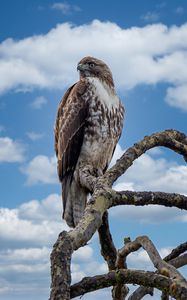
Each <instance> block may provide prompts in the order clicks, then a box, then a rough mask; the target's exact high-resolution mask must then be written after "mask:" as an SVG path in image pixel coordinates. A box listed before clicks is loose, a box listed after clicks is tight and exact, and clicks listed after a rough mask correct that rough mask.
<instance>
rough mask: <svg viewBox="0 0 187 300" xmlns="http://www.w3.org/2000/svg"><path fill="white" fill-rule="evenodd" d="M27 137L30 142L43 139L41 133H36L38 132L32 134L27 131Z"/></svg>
mask: <svg viewBox="0 0 187 300" xmlns="http://www.w3.org/2000/svg"><path fill="white" fill-rule="evenodd" d="M27 136H28V137H29V139H30V140H31V141H37V140H40V139H42V138H43V137H44V134H43V133H38V132H34V131H29V132H27Z"/></svg>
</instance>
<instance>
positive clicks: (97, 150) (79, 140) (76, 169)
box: [55, 56, 124, 227]
mask: <svg viewBox="0 0 187 300" xmlns="http://www.w3.org/2000/svg"><path fill="white" fill-rule="evenodd" d="M77 70H78V71H79V72H80V80H79V81H78V82H77V83H75V84H74V85H73V86H71V87H70V88H69V89H68V90H67V91H66V93H65V94H64V96H63V98H62V100H61V102H60V104H59V107H58V112H57V118H56V124H55V151H56V155H57V161H58V167H57V168H58V176H59V179H60V182H61V184H62V200H63V209H64V210H63V218H64V219H65V221H66V223H67V224H68V225H69V226H70V227H75V226H76V225H77V224H78V222H79V221H80V219H81V218H82V216H83V213H84V209H85V206H86V202H87V196H88V194H89V191H88V190H87V189H86V188H85V187H84V186H82V185H81V180H80V178H81V172H84V171H87V172H89V174H91V175H93V176H95V177H98V176H101V175H102V174H103V173H104V172H105V171H106V169H107V167H108V165H109V163H110V161H111V159H112V156H113V153H114V150H115V147H116V144H117V142H118V140H119V138H120V135H121V132H122V127H123V118H124V108H123V105H122V103H121V101H120V99H119V97H118V96H117V94H116V91H115V87H114V81H113V77H112V73H111V71H110V69H109V67H108V66H107V65H106V64H105V63H104V62H103V61H102V60H99V59H96V58H94V57H90V56H87V57H84V58H83V59H82V60H81V61H80V62H79V63H78V66H77Z"/></svg>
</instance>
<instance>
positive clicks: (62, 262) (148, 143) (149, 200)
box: [50, 130, 187, 300]
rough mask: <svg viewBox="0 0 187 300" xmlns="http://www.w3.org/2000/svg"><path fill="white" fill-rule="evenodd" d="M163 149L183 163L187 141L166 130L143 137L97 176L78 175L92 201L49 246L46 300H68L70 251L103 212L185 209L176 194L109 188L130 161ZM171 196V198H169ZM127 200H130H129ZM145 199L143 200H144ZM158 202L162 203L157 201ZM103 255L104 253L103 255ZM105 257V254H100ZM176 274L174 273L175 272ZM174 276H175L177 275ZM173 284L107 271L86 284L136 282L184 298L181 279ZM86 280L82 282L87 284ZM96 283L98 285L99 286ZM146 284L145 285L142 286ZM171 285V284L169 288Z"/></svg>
mask: <svg viewBox="0 0 187 300" xmlns="http://www.w3.org/2000/svg"><path fill="white" fill-rule="evenodd" d="M157 146H164V147H167V148H169V149H171V150H173V151H175V152H177V153H179V154H180V155H182V156H183V157H184V159H185V160H187V139H186V136H185V134H183V133H180V132H178V131H176V130H166V131H163V132H160V133H155V134H153V135H151V136H147V137H145V138H144V139H143V140H142V141H140V142H138V143H137V144H135V145H134V146H133V147H131V148H129V149H128V150H127V151H126V152H125V153H124V155H123V156H122V157H121V158H120V159H119V160H118V161H117V163H116V164H115V165H114V166H113V167H112V168H111V169H109V170H108V171H107V172H106V173H105V174H104V175H103V176H101V177H98V178H96V177H93V176H92V175H91V174H89V170H88V172H85V173H83V174H81V183H82V185H83V186H84V187H85V188H88V190H90V192H91V193H92V199H91V201H90V203H89V204H88V205H87V207H86V209H85V213H84V216H83V218H82V220H81V221H80V223H79V224H78V225H77V227H76V228H74V229H73V230H70V231H69V232H63V233H62V234H60V235H59V238H58V240H57V242H56V243H55V245H54V247H53V251H52V254H51V277H52V284H51V294H50V300H62V299H63V300H69V299H70V283H71V270H70V263H71V256H72V253H73V251H74V250H76V249H78V248H79V247H81V246H84V245H85V244H86V243H87V242H88V241H89V240H90V238H91V237H92V236H93V234H94V233H95V231H96V230H98V229H99V227H100V226H101V224H102V218H103V214H104V213H105V211H106V210H107V209H108V208H110V207H112V206H116V205H122V204H123V205H124V204H133V205H147V204H159V205H160V204H161V205H165V206H174V207H179V208H182V209H186V197H185V196H181V195H178V194H172V196H171V194H170V195H169V194H168V195H169V196H168V197H167V195H166V194H163V193H162V194H161V193H160V194H158V193H157V194H155V193H152V192H148V193H149V194H144V195H143V194H141V195H140V193H139V194H136V195H135V194H134V196H133V195H132V193H131V194H130V192H122V193H119V192H115V191H113V190H112V189H111V186H112V184H113V183H114V182H115V181H116V180H117V179H118V177H119V176H121V175H122V174H123V173H124V172H125V171H126V170H127V169H128V168H129V167H130V166H131V165H132V164H133V162H134V160H135V159H137V158H138V157H140V156H141V155H142V154H143V153H145V152H146V151H147V150H149V149H151V148H153V147H157ZM170 196H171V198H169V197H170ZM130 199H131V200H130ZM144 199H146V200H144ZM161 200H162V201H161ZM140 203H141V204H140ZM105 253H106V252H105ZM104 255H105V254H104ZM154 263H155V265H158V268H159V269H160V268H161V266H163V262H160V261H159V259H158V257H157V260H156V261H155V262H154ZM174 273H175V272H173V271H172V269H171V266H170V267H169V276H171V277H173V274H174ZM175 274H176V273H175ZM177 274H178V273H177ZM177 278H179V280H176V281H173V280H172V279H171V278H168V277H166V276H163V275H159V274H154V273H150V272H143V271H134V270H119V271H118V272H115V271H110V272H109V273H108V274H105V275H101V276H100V277H99V276H98V277H97V278H96V279H95V278H94V281H92V284H90V287H89V285H88V284H87V285H86V286H87V288H88V290H87V291H89V290H93V286H94V290H96V289H98V288H100V287H101V285H102V287H106V286H114V285H116V284H119V283H120V284H126V283H136V284H142V285H145V286H149V287H156V288H158V289H160V290H162V289H164V290H165V289H166V290H167V292H168V293H169V294H170V295H172V296H173V297H176V298H179V299H181V300H182V299H187V289H186V286H185V285H184V286H183V285H181V283H182V279H181V278H180V276H179V277H178V275H177ZM88 281H89V280H86V281H85V282H86V283H88ZM99 281H100V285H99ZM145 282H146V283H145ZM172 284H174V285H172Z"/></svg>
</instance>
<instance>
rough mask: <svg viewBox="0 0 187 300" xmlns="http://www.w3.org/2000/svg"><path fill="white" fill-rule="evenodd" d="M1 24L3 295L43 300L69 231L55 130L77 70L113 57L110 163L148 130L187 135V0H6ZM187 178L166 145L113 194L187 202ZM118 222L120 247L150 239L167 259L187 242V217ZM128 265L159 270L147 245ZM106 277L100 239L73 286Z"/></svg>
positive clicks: (83, 257) (159, 214) (154, 210)
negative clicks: (114, 114)
mask: <svg viewBox="0 0 187 300" xmlns="http://www.w3.org/2000/svg"><path fill="white" fill-rule="evenodd" d="M0 28H1V30H0V190H1V196H0V207H1V209H0V299H3V300H13V299H14V300H15V299H19V300H25V299H28V300H39V299H40V300H44V299H47V298H48V297H49V287H50V263H49V255H50V252H51V247H52V245H53V243H54V242H55V241H56V239H57V237H58V234H59V233H60V232H61V231H62V230H68V227H67V226H66V224H65V223H64V222H63V221H62V219H61V215H62V204H61V195H60V194H61V187H60V184H59V182H58V179H57V174H56V158H55V154H54V137H53V128H54V122H55V118H56V112H57V107H58V104H59V102H60V100H61V97H62V96H63V94H64V92H65V91H66V89H67V88H68V87H69V86H71V85H72V84H73V83H74V82H76V81H77V80H78V78H79V77H78V76H79V75H78V73H77V71H76V66H77V63H78V62H79V61H80V60H81V59H82V58H83V57H84V56H87V55H92V56H95V57H97V58H99V59H102V60H104V61H105V62H106V63H107V64H108V65H109V66H110V68H111V70H112V73H113V77H114V81H115V86H116V90H117V92H118V95H119V96H120V98H121V99H122V101H123V104H124V106H125V109H126V113H125V122H124V129H123V134H122V136H121V139H120V141H119V144H118V145H117V148H116V152H115V154H114V157H113V161H112V164H113V163H114V162H115V160H116V159H117V158H119V157H120V156H121V155H122V153H123V152H124V151H125V149H127V148H128V147H130V146H132V145H133V144H134V143H135V142H137V141H139V140H141V139H142V138H143V137H144V136H145V135H149V134H151V133H153V132H158V131H162V130H165V129H169V128H173V129H177V130H180V131H181V132H184V133H187V124H186V118H187V68H186V65H187V2H186V1H185V0H172V1H169V0H167V1H164V0H163V1H162V0H157V1H156V0H141V1H139V0H124V1H122V0H116V1H107V0H103V1H98V0H96V1H83V0H78V1H66V2H65V1H59V2H58V1H53V0H51V1H48V0H45V1H44V0H43V1H42V0H41V1H34V0H30V1H24V0H17V1H10V0H6V1H5V0H4V1H0ZM186 183H187V167H186V165H185V162H184V161H183V159H182V158H181V157H179V156H178V155H177V154H176V153H172V152H171V151H169V150H166V149H163V148H157V149H153V150H151V151H149V152H147V153H146V154H145V155H143V156H142V157H141V158H140V159H138V160H137V161H136V162H135V163H134V164H133V166H132V167H131V168H130V169H129V170H128V171H127V173H126V174H125V175H123V176H122V177H121V178H120V179H119V180H118V181H117V182H116V183H115V185H114V188H115V189H116V190H135V191H136V190H137V191H142V190H154V191H165V192H177V193H181V194H184V195H186V194H187V184H186ZM109 217H110V226H111V232H112V235H113V238H114V241H115V244H116V247H117V248H120V247H122V245H123V239H124V237H125V236H130V237H131V239H132V240H133V239H135V238H136V237H137V236H139V235H148V236H149V237H150V239H151V240H152V241H153V243H154V244H155V245H156V247H157V248H158V250H159V252H160V254H161V255H162V256H165V255H167V254H168V253H169V251H170V250H171V249H172V248H174V247H176V246H177V245H178V244H180V243H182V242H184V241H185V237H184V232H186V225H187V213H186V212H185V211H182V210H178V209H174V208H164V207H161V206H154V207H152V206H146V207H130V206H129V207H116V208H113V209H110V211H109ZM127 263H128V266H129V267H131V268H137V269H144V270H153V266H152V264H151V263H150V261H149V259H148V257H147V255H146V253H145V252H144V251H143V250H140V251H139V252H137V253H133V254H131V255H130V256H129V259H128V261H127ZM181 271H182V272H183V274H184V275H186V274H187V271H186V269H185V268H183V269H182V270H181ZM104 272H107V268H106V265H105V263H104V261H103V258H102V257H101V256H100V248H99V242H98V236H97V234H95V235H94V237H93V238H92V240H91V241H90V242H89V243H88V245H87V246H85V247H83V248H80V249H79V250H78V251H76V252H75V253H74V256H73V264H72V280H73V282H76V281H79V280H80V279H81V278H82V277H84V276H91V275H95V274H99V273H100V274H102V273H104ZM95 297H97V299H98V300H101V299H109V298H110V289H105V290H103V291H98V292H97V293H92V294H90V295H85V296H84V297H83V299H85V300H93V299H95ZM150 298H151V299H154V300H157V299H159V293H155V295H154V297H150V296H147V297H145V299H150Z"/></svg>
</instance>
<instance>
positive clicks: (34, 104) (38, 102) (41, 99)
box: [31, 96, 47, 109]
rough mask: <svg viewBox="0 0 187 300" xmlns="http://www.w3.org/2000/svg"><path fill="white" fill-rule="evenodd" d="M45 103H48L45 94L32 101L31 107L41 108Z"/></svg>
mask: <svg viewBox="0 0 187 300" xmlns="http://www.w3.org/2000/svg"><path fill="white" fill-rule="evenodd" d="M45 104H47V99H46V98H45V97H44V96H39V97H36V99H34V101H33V102H32V103H31V107H32V108H33V109H41V108H42V106H43V105H45Z"/></svg>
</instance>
